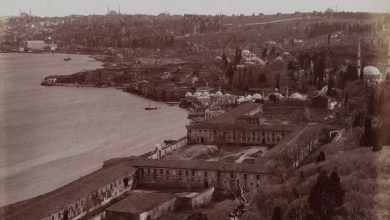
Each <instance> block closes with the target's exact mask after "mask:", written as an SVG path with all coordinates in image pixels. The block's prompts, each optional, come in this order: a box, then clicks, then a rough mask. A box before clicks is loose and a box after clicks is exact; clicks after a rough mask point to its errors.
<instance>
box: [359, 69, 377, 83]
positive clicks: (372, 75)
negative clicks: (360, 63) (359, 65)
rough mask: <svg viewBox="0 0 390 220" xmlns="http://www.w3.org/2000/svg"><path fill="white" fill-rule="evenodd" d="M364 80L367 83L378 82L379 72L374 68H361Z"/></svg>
mask: <svg viewBox="0 0 390 220" xmlns="http://www.w3.org/2000/svg"><path fill="white" fill-rule="evenodd" d="M363 74H364V79H365V80H368V81H372V82H375V81H379V80H380V79H381V72H380V71H379V70H378V68H376V67H375V66H366V67H364V68H363Z"/></svg>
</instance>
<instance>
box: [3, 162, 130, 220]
mask: <svg viewBox="0 0 390 220" xmlns="http://www.w3.org/2000/svg"><path fill="white" fill-rule="evenodd" d="M134 172H135V169H134V168H132V167H129V166H127V165H126V164H123V163H120V164H117V165H115V166H111V167H106V168H102V169H99V170H97V171H95V172H93V173H91V174H88V175H86V176H84V177H82V178H80V179H78V180H75V181H74V182H72V183H69V184H67V185H65V186H63V187H61V188H58V189H56V190H54V191H52V192H49V193H47V194H44V195H42V196H39V197H38V198H37V199H33V200H31V202H27V203H26V204H23V205H22V206H20V207H17V208H16V210H10V211H9V213H6V214H5V215H4V216H1V215H0V219H4V220H21V219H23V220H30V219H31V220H33V219H34V220H36V219H41V218H43V217H45V216H47V215H49V214H52V213H55V212H58V211H59V210H60V209H62V208H63V207H64V206H65V205H67V204H70V203H73V202H75V201H78V200H79V199H80V198H83V197H86V196H87V195H89V194H90V193H92V192H94V191H96V189H100V188H102V187H104V186H106V185H108V184H110V183H112V182H113V180H115V179H120V178H123V175H124V173H129V174H131V173H134Z"/></svg>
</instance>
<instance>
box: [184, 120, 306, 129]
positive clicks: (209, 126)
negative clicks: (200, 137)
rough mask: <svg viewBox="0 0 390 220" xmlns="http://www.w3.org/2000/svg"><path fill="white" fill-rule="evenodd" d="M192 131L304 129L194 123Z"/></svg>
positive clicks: (287, 126) (298, 126)
mask: <svg viewBox="0 0 390 220" xmlns="http://www.w3.org/2000/svg"><path fill="white" fill-rule="evenodd" d="M188 128H190V129H217V130H250V131H259V130H260V131H295V130H297V129H300V128H303V126H300V125H291V124H287V125H284V124H249V123H234V124H227V123H208V122H202V123H194V124H190V125H189V126H188Z"/></svg>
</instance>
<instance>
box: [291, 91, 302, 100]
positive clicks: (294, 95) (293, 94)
mask: <svg viewBox="0 0 390 220" xmlns="http://www.w3.org/2000/svg"><path fill="white" fill-rule="evenodd" d="M289 98H290V99H298V100H304V97H303V95H301V94H299V93H297V92H294V93H292V94H291V95H290V96H289Z"/></svg>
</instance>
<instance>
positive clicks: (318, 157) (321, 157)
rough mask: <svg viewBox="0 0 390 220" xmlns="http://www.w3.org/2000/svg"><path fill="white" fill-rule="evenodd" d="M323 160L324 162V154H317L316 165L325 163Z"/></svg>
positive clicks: (322, 152)
mask: <svg viewBox="0 0 390 220" xmlns="http://www.w3.org/2000/svg"><path fill="white" fill-rule="evenodd" d="M325 160H326V157H325V152H324V151H321V152H320V154H318V156H317V163H319V162H322V161H325Z"/></svg>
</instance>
